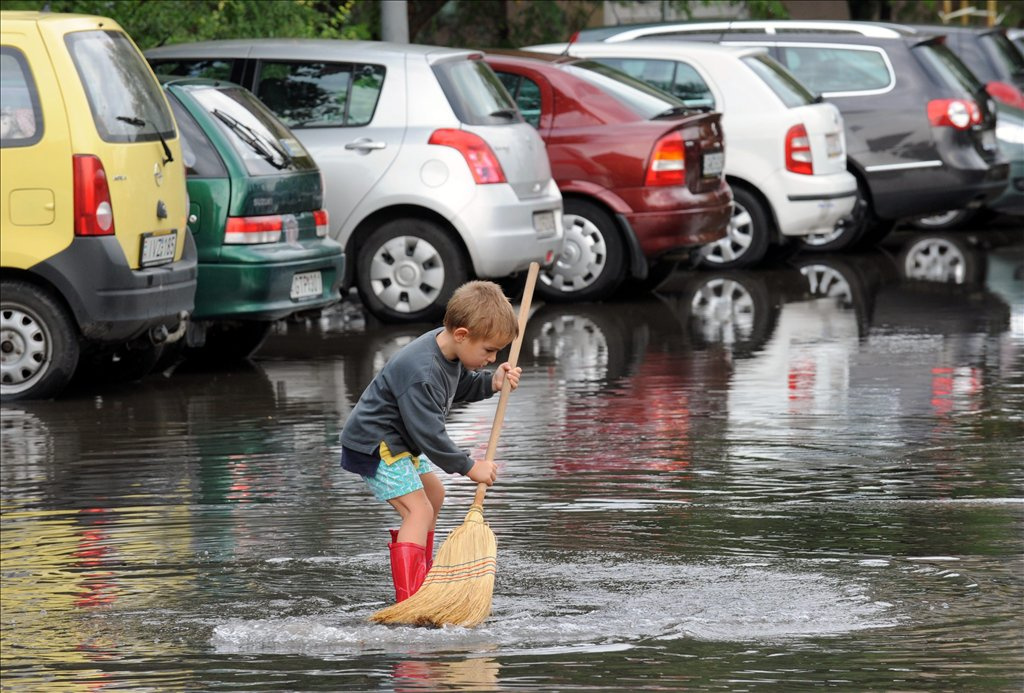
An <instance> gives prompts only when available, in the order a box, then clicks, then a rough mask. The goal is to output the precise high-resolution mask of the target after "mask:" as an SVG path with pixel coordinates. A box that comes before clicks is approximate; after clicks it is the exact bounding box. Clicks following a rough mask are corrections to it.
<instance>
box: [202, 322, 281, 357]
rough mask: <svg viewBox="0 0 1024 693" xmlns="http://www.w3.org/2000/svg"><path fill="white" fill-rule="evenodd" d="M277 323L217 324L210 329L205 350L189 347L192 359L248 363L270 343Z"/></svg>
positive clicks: (203, 347) (204, 345) (203, 348)
mask: <svg viewBox="0 0 1024 693" xmlns="http://www.w3.org/2000/svg"><path fill="white" fill-rule="evenodd" d="M273 326H274V323H273V322H268V321H265V320H252V321H248V320H247V321H245V322H235V323H224V324H217V323H214V324H212V325H210V326H209V327H207V328H206V341H205V343H204V344H203V346H201V347H188V348H187V349H186V350H185V351H186V353H187V355H188V358H189V360H195V361H200V362H206V363H231V362H236V361H245V360H246V359H248V358H249V357H250V356H252V355H253V354H254V353H256V350H257V349H259V348H260V347H261V346H263V342H265V341H266V340H267V336H268V335H269V334H270V329H271V328H272V327H273Z"/></svg>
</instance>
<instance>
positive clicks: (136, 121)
mask: <svg viewBox="0 0 1024 693" xmlns="http://www.w3.org/2000/svg"><path fill="white" fill-rule="evenodd" d="M117 120H120V121H121V122H124V123H128V124H129V125H134V126H135V127H137V128H144V127H146V125H148V124H149V123H147V122H146V121H144V120H143V119H142V118H138V117H136V116H117ZM153 132H155V133H156V136H157V137H159V138H160V144H162V145H163V147H164V156H165V157H166V158H165V159H164V166H166V165H167V164H169V163H171V162H172V161H174V156H173V155H172V154H171V148H170V147H168V146H167V140H165V139H164V135H163V133H162V132H160V130H159V129H158V128H153Z"/></svg>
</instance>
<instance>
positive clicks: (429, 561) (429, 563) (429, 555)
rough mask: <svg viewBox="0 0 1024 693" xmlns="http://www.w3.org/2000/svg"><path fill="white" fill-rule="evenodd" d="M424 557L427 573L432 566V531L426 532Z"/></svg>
mask: <svg viewBox="0 0 1024 693" xmlns="http://www.w3.org/2000/svg"><path fill="white" fill-rule="evenodd" d="M424 557H425V558H426V559H427V572H428V573H429V572H430V567H431V566H432V565H434V530H430V531H429V532H427V547H426V549H425V551H424Z"/></svg>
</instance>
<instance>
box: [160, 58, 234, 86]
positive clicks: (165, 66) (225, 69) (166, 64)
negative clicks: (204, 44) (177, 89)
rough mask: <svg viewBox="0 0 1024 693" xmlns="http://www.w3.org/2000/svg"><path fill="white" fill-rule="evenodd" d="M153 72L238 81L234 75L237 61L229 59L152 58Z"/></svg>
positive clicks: (175, 75)
mask: <svg viewBox="0 0 1024 693" xmlns="http://www.w3.org/2000/svg"><path fill="white" fill-rule="evenodd" d="M150 65H152V66H153V72H155V73H157V74H158V75H168V76H172V77H206V78H208V79H221V80H224V81H238V80H237V78H234V77H232V71H233V70H234V68H235V61H234V60H228V59H223V60H220V59H216V58H214V59H211V60H192V59H180V60H174V59H166V58H165V59H162V60H152V61H150Z"/></svg>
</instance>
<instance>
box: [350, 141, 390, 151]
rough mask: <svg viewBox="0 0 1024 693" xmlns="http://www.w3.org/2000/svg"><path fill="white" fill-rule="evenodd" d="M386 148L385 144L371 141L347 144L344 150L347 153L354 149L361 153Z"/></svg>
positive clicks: (386, 144)
mask: <svg viewBox="0 0 1024 693" xmlns="http://www.w3.org/2000/svg"><path fill="white" fill-rule="evenodd" d="M387 146H388V143H387V142H374V141H373V140H371V139H362V140H356V141H355V142H349V143H348V144H346V145H345V149H348V150H349V151H351V150H353V149H355V150H357V151H361V152H369V151H372V150H374V149H384V148H385V147H387Z"/></svg>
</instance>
